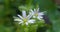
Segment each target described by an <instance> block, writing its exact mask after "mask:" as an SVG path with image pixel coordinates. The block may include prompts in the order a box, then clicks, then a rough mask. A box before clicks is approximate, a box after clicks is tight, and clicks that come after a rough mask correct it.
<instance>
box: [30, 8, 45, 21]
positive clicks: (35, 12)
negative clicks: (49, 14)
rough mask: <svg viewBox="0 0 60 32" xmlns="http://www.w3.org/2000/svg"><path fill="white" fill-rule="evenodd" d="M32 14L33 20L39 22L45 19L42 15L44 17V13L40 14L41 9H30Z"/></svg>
mask: <svg viewBox="0 0 60 32" xmlns="http://www.w3.org/2000/svg"><path fill="white" fill-rule="evenodd" d="M30 11H31V12H30V13H32V14H33V18H37V19H38V20H41V19H42V18H43V16H42V15H44V12H39V8H38V9H34V10H32V9H30Z"/></svg>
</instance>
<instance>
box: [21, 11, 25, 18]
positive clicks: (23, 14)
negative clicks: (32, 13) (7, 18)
mask: <svg viewBox="0 0 60 32" xmlns="http://www.w3.org/2000/svg"><path fill="white" fill-rule="evenodd" d="M22 16H23V17H24V18H25V17H26V11H24V10H23V11H22Z"/></svg>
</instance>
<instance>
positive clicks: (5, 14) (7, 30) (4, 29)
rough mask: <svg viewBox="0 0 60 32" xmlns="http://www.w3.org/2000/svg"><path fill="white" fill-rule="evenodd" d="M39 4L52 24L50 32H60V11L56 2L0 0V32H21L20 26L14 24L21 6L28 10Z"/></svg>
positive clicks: (44, 0)
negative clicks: (14, 17) (14, 18)
mask: <svg viewBox="0 0 60 32" xmlns="http://www.w3.org/2000/svg"><path fill="white" fill-rule="evenodd" d="M37 3H38V4H39V7H40V10H41V11H47V15H48V17H49V19H50V21H51V23H52V25H51V28H50V29H49V30H48V32H60V11H58V7H57V6H58V5H56V3H55V1H54V0H0V32H16V31H19V29H16V28H18V27H19V26H18V25H15V24H14V20H13V16H15V15H16V14H17V12H16V10H17V9H18V6H20V5H26V6H27V8H30V7H31V6H36V4H37Z"/></svg>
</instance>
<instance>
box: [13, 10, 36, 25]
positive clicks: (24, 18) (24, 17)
mask: <svg viewBox="0 0 60 32" xmlns="http://www.w3.org/2000/svg"><path fill="white" fill-rule="evenodd" d="M32 16H33V14H31V13H29V15H26V11H24V10H23V11H22V16H21V15H18V17H15V16H14V17H13V18H14V21H18V22H19V24H24V23H25V24H26V25H28V24H29V23H30V24H32V23H34V22H35V20H34V19H30V18H31V17H32Z"/></svg>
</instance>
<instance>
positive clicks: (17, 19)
mask: <svg viewBox="0 0 60 32" xmlns="http://www.w3.org/2000/svg"><path fill="white" fill-rule="evenodd" d="M14 21H22V20H20V19H19V18H16V19H14Z"/></svg>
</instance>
